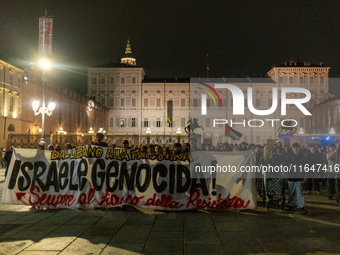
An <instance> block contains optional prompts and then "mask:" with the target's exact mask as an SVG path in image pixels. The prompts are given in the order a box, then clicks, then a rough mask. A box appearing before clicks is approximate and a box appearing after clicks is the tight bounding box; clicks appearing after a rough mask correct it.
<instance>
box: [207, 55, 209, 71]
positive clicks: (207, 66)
mask: <svg viewBox="0 0 340 255" xmlns="http://www.w3.org/2000/svg"><path fill="white" fill-rule="evenodd" d="M208 57H209V54H207V75H209V61H208Z"/></svg>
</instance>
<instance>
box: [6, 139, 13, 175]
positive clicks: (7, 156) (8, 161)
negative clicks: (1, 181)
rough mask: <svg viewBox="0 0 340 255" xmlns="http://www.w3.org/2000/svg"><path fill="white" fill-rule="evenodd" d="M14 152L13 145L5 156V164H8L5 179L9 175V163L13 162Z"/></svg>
mask: <svg viewBox="0 0 340 255" xmlns="http://www.w3.org/2000/svg"><path fill="white" fill-rule="evenodd" d="M12 154H13V146H10V147H9V149H8V150H7V151H6V152H5V156H4V158H5V165H6V171H5V179H6V177H7V173H8V167H9V164H10V163H11V159H12Z"/></svg>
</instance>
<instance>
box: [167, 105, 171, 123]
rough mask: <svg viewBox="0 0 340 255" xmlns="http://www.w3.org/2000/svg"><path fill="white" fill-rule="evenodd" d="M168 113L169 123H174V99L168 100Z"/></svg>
mask: <svg viewBox="0 0 340 255" xmlns="http://www.w3.org/2000/svg"><path fill="white" fill-rule="evenodd" d="M167 113H168V115H167V119H168V123H172V101H168V108H167Z"/></svg>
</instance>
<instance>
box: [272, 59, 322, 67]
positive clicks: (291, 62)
mask: <svg viewBox="0 0 340 255" xmlns="http://www.w3.org/2000/svg"><path fill="white" fill-rule="evenodd" d="M272 67H273V68H274V67H326V66H325V63H323V62H319V64H318V65H317V64H311V63H310V62H301V61H300V60H298V61H297V62H295V61H294V60H289V61H288V62H284V63H283V64H274V65H273V66H272Z"/></svg>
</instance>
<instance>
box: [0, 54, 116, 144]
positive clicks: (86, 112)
mask: <svg viewBox="0 0 340 255" xmlns="http://www.w3.org/2000/svg"><path fill="white" fill-rule="evenodd" d="M47 76H48V75H47ZM0 82H1V87H0V109H1V110H0V125H1V130H2V131H1V136H0V147H8V146H9V145H10V142H11V140H10V138H9V136H13V135H15V139H16V141H20V142H17V143H16V145H18V144H19V145H20V146H22V147H27V146H28V145H27V143H26V142H25V143H24V142H23V140H25V139H24V138H20V135H21V134H22V135H37V139H39V140H40V137H39V135H40V133H41V128H42V123H41V120H42V118H41V114H39V115H38V116H35V115H34V112H33V109H32V103H33V101H34V100H38V101H40V106H41V100H42V91H43V90H42V73H41V72H39V71H34V70H32V69H31V68H27V69H25V70H21V69H19V68H17V67H15V66H13V65H11V64H9V63H7V62H5V61H2V60H0ZM45 99H46V105H47V104H48V102H49V100H53V101H54V102H55V103H56V108H55V110H54V111H53V113H52V115H51V116H47V115H46V116H45V138H46V143H47V144H49V143H50V142H52V141H50V140H49V137H50V135H52V134H53V135H59V134H60V132H59V131H60V130H61V129H62V130H63V132H62V134H63V135H65V134H67V135H72V134H74V135H79V136H81V134H83V133H85V134H86V133H88V132H89V130H90V128H91V127H92V129H93V130H99V129H100V128H104V127H107V126H108V113H109V109H108V108H107V107H105V106H104V105H101V104H100V103H98V102H96V101H94V100H91V99H89V98H88V97H86V96H84V95H81V94H80V93H77V92H75V91H73V90H72V89H70V88H67V87H65V86H63V85H62V84H59V83H57V82H55V81H54V80H52V79H50V78H47V82H46V85H45ZM21 137H23V136H21ZM26 140H27V139H26ZM28 147H31V146H28Z"/></svg>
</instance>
